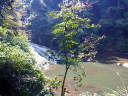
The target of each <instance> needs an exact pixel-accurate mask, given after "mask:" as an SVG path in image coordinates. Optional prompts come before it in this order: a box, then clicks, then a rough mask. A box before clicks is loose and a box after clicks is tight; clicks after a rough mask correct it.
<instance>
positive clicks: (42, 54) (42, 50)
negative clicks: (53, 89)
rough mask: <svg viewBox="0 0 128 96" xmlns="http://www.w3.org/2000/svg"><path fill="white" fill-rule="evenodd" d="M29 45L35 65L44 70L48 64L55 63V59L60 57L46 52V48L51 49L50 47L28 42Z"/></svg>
mask: <svg viewBox="0 0 128 96" xmlns="http://www.w3.org/2000/svg"><path fill="white" fill-rule="evenodd" d="M29 46H31V47H30V51H31V52H32V54H34V56H35V60H36V66H38V67H41V68H42V69H44V70H46V69H48V68H49V66H50V64H55V63H57V60H59V59H60V57H59V56H54V57H53V56H52V54H50V53H48V52H47V51H48V50H51V49H50V48H47V47H45V46H41V45H38V44H34V43H29ZM52 52H53V53H55V51H53V50H52ZM52 57H53V59H51V58H52ZM54 58H55V59H54ZM49 60H50V61H49ZM49 63H50V64H49Z"/></svg>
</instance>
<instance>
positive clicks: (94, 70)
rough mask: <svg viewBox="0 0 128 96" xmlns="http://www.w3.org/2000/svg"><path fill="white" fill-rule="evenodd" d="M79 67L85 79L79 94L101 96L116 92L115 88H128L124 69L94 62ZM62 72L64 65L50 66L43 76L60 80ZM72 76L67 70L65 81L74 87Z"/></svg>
mask: <svg viewBox="0 0 128 96" xmlns="http://www.w3.org/2000/svg"><path fill="white" fill-rule="evenodd" d="M81 65H82V66H84V67H85V72H86V77H85V78H83V81H82V83H83V86H82V87H81V88H79V91H80V92H86V91H90V92H95V93H99V94H101V93H104V91H107V92H110V91H111V90H116V89H117V87H123V86H125V87H128V69H126V68H123V67H120V66H117V65H116V64H109V65H107V64H101V63H95V62H81ZM64 71H65V65H58V66H51V68H50V69H49V70H47V71H46V72H45V74H46V75H47V76H50V77H54V76H57V77H58V78H60V77H62V75H63V74H64ZM78 73H80V70H78ZM74 76H75V74H74V72H73V71H72V70H69V73H68V75H67V80H70V83H71V84H72V85H74V81H73V78H72V77H74ZM73 87H74V86H73Z"/></svg>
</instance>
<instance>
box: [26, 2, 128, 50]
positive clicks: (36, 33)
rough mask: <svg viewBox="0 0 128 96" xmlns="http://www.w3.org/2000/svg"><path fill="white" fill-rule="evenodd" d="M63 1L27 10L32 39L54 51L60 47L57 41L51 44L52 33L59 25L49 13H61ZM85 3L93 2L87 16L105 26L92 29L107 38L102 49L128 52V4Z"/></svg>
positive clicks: (101, 44)
mask: <svg viewBox="0 0 128 96" xmlns="http://www.w3.org/2000/svg"><path fill="white" fill-rule="evenodd" d="M29 2H30V1H29ZM60 2H61V0H57V1H54V0H51V1H45V0H44V1H42V0H36V1H33V2H31V3H29V4H30V5H29V7H30V8H27V9H28V10H27V14H29V15H28V17H27V18H28V19H27V20H28V21H29V22H30V23H31V25H29V26H28V28H27V30H31V32H32V38H31V40H32V41H33V42H35V43H38V44H41V45H45V46H48V47H50V48H54V47H56V41H51V40H52V38H53V37H54V36H53V35H52V34H50V32H51V28H52V27H53V26H54V25H55V24H56V23H57V21H55V20H51V19H50V17H49V16H48V11H49V10H59V8H58V7H57V6H56V5H58V4H59V3H60ZM84 2H87V3H89V4H90V6H91V7H90V8H88V11H87V12H85V13H84V16H85V17H89V18H90V19H91V20H92V23H95V24H100V25H101V27H100V28H98V29H96V30H91V31H92V33H93V32H95V33H96V34H97V35H98V36H102V35H105V36H106V39H103V40H101V41H100V44H99V46H98V49H99V50H101V49H102V50H115V51H120V52H128V49H127V47H128V43H127V30H128V29H127V26H128V24H127V17H128V15H127V14H128V13H127V8H128V6H127V5H128V1H127V0H111V1H110V0H88V1H84ZM37 5H38V6H37ZM39 25H40V26H39ZM88 32H90V30H89V31H88ZM44 37H47V38H44ZM48 41H49V42H48ZM53 45H55V46H53Z"/></svg>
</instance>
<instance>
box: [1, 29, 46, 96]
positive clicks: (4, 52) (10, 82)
mask: <svg viewBox="0 0 128 96" xmlns="http://www.w3.org/2000/svg"><path fill="white" fill-rule="evenodd" d="M11 33H12V34H11ZM28 43H29V42H28V40H27V38H24V37H18V36H14V35H13V32H11V30H8V29H6V28H2V27H0V85H2V86H0V95H2V96H36V95H38V94H41V95H42V96H43V95H44V94H45V89H44V86H45V82H46V78H45V77H44V75H43V72H42V71H41V70H40V69H38V68H37V67H36V66H34V63H35V60H34V58H33V55H32V54H31V53H30V51H29V48H28Z"/></svg>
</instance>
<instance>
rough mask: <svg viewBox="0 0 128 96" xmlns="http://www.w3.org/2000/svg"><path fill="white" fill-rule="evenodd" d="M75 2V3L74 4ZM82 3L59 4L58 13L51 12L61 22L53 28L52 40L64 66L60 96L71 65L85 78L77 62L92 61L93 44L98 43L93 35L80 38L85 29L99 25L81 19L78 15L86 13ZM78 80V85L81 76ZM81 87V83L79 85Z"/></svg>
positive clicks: (62, 95)
mask: <svg viewBox="0 0 128 96" xmlns="http://www.w3.org/2000/svg"><path fill="white" fill-rule="evenodd" d="M74 2H75V3H74ZM85 6H86V5H84V3H82V2H80V1H79V0H75V1H72V0H70V2H69V3H68V2H67V3H63V4H60V5H59V7H60V8H61V10H60V11H51V12H49V14H50V15H52V16H53V19H58V18H61V22H60V23H58V24H56V25H55V26H54V28H53V34H54V35H55V38H54V40H55V39H56V40H57V41H58V45H59V50H60V52H61V55H62V57H63V59H64V60H63V61H64V62H63V63H64V64H66V71H65V75H64V79H63V84H62V91H61V96H64V93H65V92H64V86H65V80H66V75H67V73H68V69H70V68H71V65H74V66H76V67H78V68H80V69H81V71H82V76H83V77H84V76H85V72H84V70H83V68H82V67H80V66H79V62H80V61H81V60H82V59H83V57H85V59H86V60H92V58H93V56H95V54H96V52H95V44H96V42H97V41H98V40H97V38H93V33H92V34H91V35H90V36H86V37H81V38H83V40H82V42H81V41H80V36H81V35H83V34H86V33H84V32H85V31H84V30H86V29H89V28H96V27H98V26H99V25H96V26H95V25H94V24H90V22H91V20H90V19H89V18H82V17H81V16H80V15H79V14H80V13H81V12H82V11H86V9H85ZM78 76H79V78H80V79H77V80H78V82H79V83H80V82H81V81H82V78H81V75H78ZM80 86H81V83H80Z"/></svg>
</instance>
